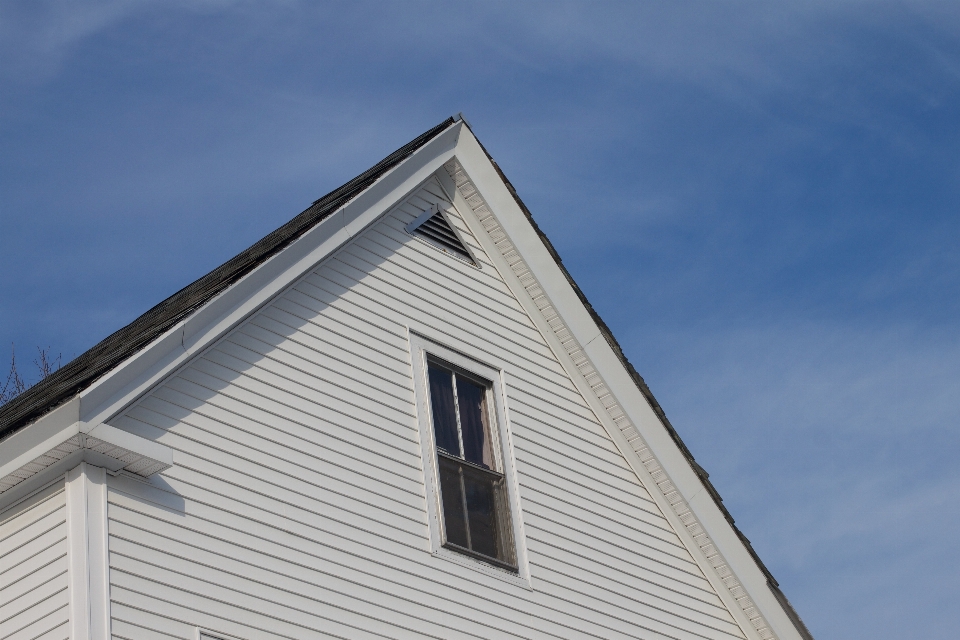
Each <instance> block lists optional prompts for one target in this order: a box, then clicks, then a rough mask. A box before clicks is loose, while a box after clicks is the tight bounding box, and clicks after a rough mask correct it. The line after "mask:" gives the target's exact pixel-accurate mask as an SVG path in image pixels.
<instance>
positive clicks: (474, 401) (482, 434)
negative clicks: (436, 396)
mask: <svg viewBox="0 0 960 640" xmlns="http://www.w3.org/2000/svg"><path fill="white" fill-rule="evenodd" d="M486 395H487V390H486V389H484V388H483V387H481V386H480V385H478V384H474V383H473V382H470V381H469V380H465V379H464V378H462V377H460V376H457V405H458V407H457V408H458V409H459V410H460V429H461V431H462V433H463V457H464V459H465V460H468V461H470V462H472V463H474V464H479V465H480V466H483V467H486V468H487V469H493V468H494V464H493V451H492V450H491V449H490V437H489V434H490V430H489V429H487V411H486V409H487V407H486V402H485V398H486Z"/></svg>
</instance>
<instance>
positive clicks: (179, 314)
mask: <svg viewBox="0 0 960 640" xmlns="http://www.w3.org/2000/svg"><path fill="white" fill-rule="evenodd" d="M457 122H462V123H463V125H464V126H466V127H468V128H470V125H469V123H468V122H467V121H466V119H465V118H463V116H462V115H460V114H458V115H457V116H456V117H455V118H454V117H451V118H448V119H446V120H444V121H443V122H441V123H440V124H438V125H437V126H435V127H433V128H432V129H430V130H428V131H426V132H425V133H423V134H422V135H420V136H418V137H417V138H415V139H414V140H412V141H411V142H409V143H407V144H406V145H404V146H403V147H401V148H399V149H397V150H396V151H394V152H393V153H391V154H390V155H388V156H387V157H386V158H384V159H383V160H381V161H380V162H378V163H377V164H376V165H374V166H373V167H371V168H370V169H368V170H367V171H365V172H364V173H362V174H360V175H358V176H357V177H355V178H353V179H352V180H350V181H349V182H347V183H345V184H344V185H342V186H340V187H338V188H337V189H335V190H333V191H331V192H330V193H328V194H327V195H325V196H323V197H322V198H320V199H319V200H316V201H315V202H314V203H313V204H312V205H311V206H310V207H308V208H307V209H306V210H304V211H303V212H302V213H300V214H299V215H297V216H296V217H294V218H293V219H292V220H290V221H289V222H288V223H286V224H284V225H283V226H281V227H280V228H278V229H276V230H275V231H273V232H272V233H270V234H268V235H267V236H265V237H264V238H262V239H261V240H259V241H258V242H256V243H255V244H253V245H252V246H251V247H249V248H248V249H246V250H244V251H243V252H241V253H239V254H237V255H236V256H234V257H233V258H231V259H230V260H228V261H227V262H225V263H224V264H222V265H220V266H219V267H217V268H216V269H214V270H213V271H211V272H209V273H207V274H206V275H205V276H203V277H201V278H199V279H198V280H196V281H195V282H193V283H191V284H189V285H187V286H186V287H184V288H183V289H181V290H180V291H178V292H177V293H175V294H173V295H172V296H170V297H168V298H167V299H166V300H164V301H163V302H161V303H159V304H158V305H156V306H154V307H153V308H152V309H150V310H149V311H147V312H146V313H144V314H143V315H141V316H140V317H139V318H137V319H136V320H134V321H133V322H131V323H130V324H128V325H127V326H125V327H123V328H122V329H120V330H118V331H116V332H114V333H113V334H111V335H110V336H108V337H107V338H105V339H104V340H102V341H101V342H100V343H98V344H97V345H95V346H94V347H92V348H91V349H89V350H87V351H86V352H84V353H83V354H81V355H80V356H78V357H77V358H75V359H74V360H72V361H70V362H69V363H68V364H67V365H66V366H64V367H63V368H61V369H59V370H58V371H56V372H55V373H53V374H52V375H50V376H48V377H47V378H45V379H44V380H42V381H41V382H39V383H37V384H36V385H34V386H33V387H31V388H30V389H28V390H27V391H25V392H24V393H22V394H21V395H20V396H18V397H17V398H15V399H13V400H11V401H10V402H8V403H7V404H5V405H3V406H2V407H0V443H2V442H3V441H4V440H5V439H6V438H7V437H9V436H11V435H13V434H14V433H16V432H17V431H19V430H20V429H22V428H23V427H25V426H27V425H28V424H30V423H32V422H33V421H35V420H36V419H37V418H40V417H41V416H43V415H44V414H46V413H48V412H50V411H52V410H53V409H55V408H57V407H58V406H60V405H62V404H63V403H65V402H67V401H69V400H70V399H71V398H73V397H75V396H76V395H77V394H78V393H80V392H81V391H84V390H85V389H87V388H88V387H90V386H91V385H93V384H94V383H95V382H96V381H97V380H98V379H100V378H101V377H103V376H104V375H106V374H107V373H109V372H111V371H112V370H113V369H115V368H117V367H118V366H119V365H121V364H122V363H124V362H125V361H127V360H129V359H130V358H131V357H132V356H134V355H135V354H137V353H138V352H139V351H141V350H142V349H144V348H145V347H146V346H148V345H149V344H150V343H151V342H153V341H154V340H156V339H157V338H159V337H161V336H162V335H164V333H166V332H167V331H168V330H170V329H171V328H172V327H174V326H175V325H176V324H177V323H178V322H180V321H182V320H184V319H185V318H187V317H188V316H190V315H191V314H192V313H194V312H195V311H197V310H198V309H200V308H201V307H203V306H204V305H205V304H207V303H208V302H210V301H211V300H212V299H213V298H215V297H216V296H217V295H219V294H220V293H222V292H223V291H225V290H226V289H228V288H229V287H230V286H231V285H233V284H235V283H236V282H238V281H239V280H240V279H242V278H243V277H244V276H246V275H248V274H249V273H251V272H252V271H253V270H254V269H256V268H257V267H258V266H260V265H261V264H263V263H264V262H266V261H267V260H268V259H270V258H271V257H272V256H274V255H276V254H277V253H279V252H280V251H282V250H283V249H284V248H286V247H287V246H289V245H290V244H291V243H293V242H294V241H295V240H297V239H298V238H300V237H301V236H303V235H304V234H305V233H306V232H308V231H309V230H310V229H312V228H313V227H315V226H316V225H317V224H319V223H321V222H323V221H324V220H325V219H327V218H328V217H329V216H330V215H331V214H333V213H335V212H336V211H337V210H339V209H340V208H342V207H343V206H344V205H346V204H347V203H348V202H350V201H351V200H353V199H354V198H356V197H357V196H359V195H360V194H361V193H363V192H364V191H365V190H366V189H367V188H369V187H370V186H371V185H373V184H374V183H375V182H377V180H379V179H380V178H381V177H383V176H384V175H385V174H386V173H388V172H389V171H390V170H391V169H393V168H394V167H396V166H397V165H399V164H400V163H402V162H403V161H404V160H406V159H407V158H408V157H409V156H411V155H412V154H413V153H414V152H416V151H417V150H418V149H420V148H421V147H423V146H424V145H426V144H427V143H428V142H430V141H431V140H433V139H434V138H436V137H437V136H438V135H440V134H441V133H443V132H444V131H445V130H447V129H448V128H450V127H451V126H453V125H454V124H456V123H457ZM471 131H472V130H471ZM474 139H476V137H475V136H474ZM477 143H478V144H479V145H480V148H481V149H482V150H483V152H484V154H486V157H487V159H488V160H489V161H490V163H491V165H492V166H493V168H494V169H495V171H496V172H497V175H498V176H499V177H500V179H501V180H502V181H503V184H504V185H505V186H506V188H507V190H508V191H509V193H510V195H511V196H512V197H513V199H514V201H515V202H516V204H517V206H518V207H519V208H520V210H521V211H522V212H523V214H524V215H525V216H526V219H527V221H528V222H529V224H530V225H531V227H532V228H533V229H534V231H535V232H536V234H537V236H538V237H539V238H540V240H541V242H542V243H543V246H544V247H545V248H546V250H547V252H548V253H549V255H550V256H551V257H552V258H553V260H554V261H555V262H556V265H557V267H558V268H559V269H560V271H561V272H562V274H563V276H564V277H565V278H566V280H567V282H568V283H569V285H570V286H571V287H572V289H573V291H574V292H575V293H576V295H577V297H578V298H579V300H580V302H581V303H582V304H583V306H584V308H585V309H586V310H587V312H588V314H589V315H590V317H591V318H592V320H593V321H594V322H595V323H596V326H597V327H598V328H599V329H600V331H601V333H602V335H603V336H604V339H605V340H606V342H607V344H608V345H609V346H610V348H611V349H612V350H613V352H614V354H615V355H616V357H617V358H618V359H619V361H620V362H621V364H622V365H623V367H624V369H625V370H626V371H627V373H628V374H629V376H630V377H631V379H632V380H633V382H634V383H635V384H636V386H637V388H638V389H639V391H640V392H641V394H642V395H643V397H644V398H646V400H647V402H648V403H649V405H650V407H651V408H652V409H653V411H654V413H655V414H656V416H657V417H658V419H659V422H660V423H661V424H662V425H663V427H664V429H666V431H667V433H668V434H669V436H670V438H671V439H672V440H673V442H674V443H675V444H676V446H677V448H678V449H679V450H680V452H681V453H682V455H683V456H684V458H685V459H686V460H687V462H688V463H689V465H690V467H691V469H692V470H693V471H694V473H695V474H696V476H697V477H698V478H699V480H700V482H701V483H702V484H703V486H704V488H705V489H706V490H707V492H708V493H709V495H710V496H711V498H712V500H713V502H714V503H715V504H716V505H717V507H718V508H719V510H720V512H721V513H722V514H723V516H724V518H725V519H726V521H727V522H728V523H729V525H730V527H731V528H732V529H733V531H734V532H735V533H736V535H737V536H738V538H739V539H740V541H741V543H742V544H743V546H744V547H745V548H746V550H747V551H748V553H749V554H750V556H751V557H752V558H753V560H754V561H755V562H756V564H757V566H758V567H759V569H760V570H761V572H762V573H763V575H764V576H765V577H766V579H767V583H768V585H769V587H770V589H771V591H772V592H773V594H774V596H775V597H776V599H777V600H778V601H779V603H780V604H781V606H782V607H783V610H784V612H785V613H786V615H787V617H788V618H789V619H790V620H791V622H792V623H793V624H794V626H795V628H796V629H797V631H798V632H799V634H800V635H801V637H803V638H804V639H806V640H812V639H813V636H812V635H811V634H810V632H809V630H808V629H807V628H806V626H805V625H804V623H803V621H802V620H801V619H800V617H799V615H798V614H797V613H796V611H795V610H794V608H793V607H792V605H791V604H790V602H789V601H788V600H787V598H786V596H785V595H784V594H783V592H782V591H781V590H780V588H779V584H778V582H777V581H776V579H774V577H773V575H772V574H771V573H770V571H769V570H768V569H767V567H766V566H765V565H764V564H763V561H762V560H760V557H759V556H758V555H757V553H756V551H755V550H754V549H753V546H752V545H751V543H750V541H749V540H748V539H747V538H746V536H744V535H743V533H742V532H741V531H740V529H739V528H738V527H737V526H736V524H735V521H734V519H733V517H732V516H731V515H730V512H729V511H728V510H727V509H726V507H725V506H724V504H723V499H722V498H721V497H720V494H719V493H718V492H717V490H716V488H715V487H714V486H713V483H712V482H711V481H710V479H709V474H708V473H707V472H706V470H705V469H703V467H701V466H700V464H699V463H697V461H696V460H695V458H694V457H693V454H692V453H691V452H690V450H689V449H688V448H687V446H686V444H685V443H684V442H683V440H682V439H681V437H680V435H679V434H678V433H677V431H676V429H675V428H674V427H673V425H672V424H671V423H670V420H669V419H668V418H667V416H666V414H665V412H664V411H663V408H662V407H661V406H660V403H659V402H658V401H657V399H656V397H655V396H654V395H653V392H652V391H651V390H650V388H649V386H648V385H647V383H646V382H645V381H644V379H643V377H642V376H641V375H640V374H639V373H638V372H637V370H636V368H635V367H634V366H633V365H632V364H631V363H630V361H629V360H628V359H627V357H626V355H625V354H624V353H623V349H622V348H621V347H620V344H619V343H618V342H617V340H616V338H615V337H614V335H613V333H612V331H610V328H609V327H608V326H607V324H606V323H605V322H604V321H603V319H602V318H601V317H600V315H599V314H598V313H597V311H596V310H595V309H594V307H593V305H592V304H590V302H589V300H588V299H587V297H586V296H585V295H584V293H583V291H582V290H581V289H580V287H579V286H578V285H577V283H576V281H575V280H574V279H573V277H572V276H571V275H570V273H569V271H567V269H566V267H565V266H564V264H563V261H562V260H561V258H560V255H559V254H558V253H557V251H556V249H555V248H554V246H553V244H552V243H551V242H550V240H549V239H548V238H547V236H546V235H545V234H544V233H543V231H542V230H541V229H540V227H539V225H537V223H536V221H535V220H534V218H533V215H532V214H531V212H530V210H529V209H528V208H527V206H526V205H525V204H524V203H523V201H522V200H521V199H520V196H519V195H518V193H517V191H516V189H515V188H514V186H513V184H512V183H511V182H510V180H509V179H508V178H507V177H506V175H505V174H504V173H503V171H502V169H501V168H500V166H499V165H498V164H497V162H496V161H495V160H494V159H493V157H492V156H491V155H490V153H489V152H488V151H487V150H486V148H485V147H484V146H483V144H482V143H480V142H479V140H478V139H477Z"/></svg>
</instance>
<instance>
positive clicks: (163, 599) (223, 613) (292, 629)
mask: <svg viewBox="0 0 960 640" xmlns="http://www.w3.org/2000/svg"><path fill="white" fill-rule="evenodd" d="M149 571H150V573H153V568H152V567H151V568H150V569H149ZM110 578H111V585H110V586H111V600H112V602H115V603H118V604H121V605H127V606H128V607H130V608H132V609H137V608H140V609H145V610H147V611H154V612H157V613H159V614H160V615H161V616H164V617H168V618H171V619H174V620H196V621H198V622H199V623H200V624H198V625H197V626H203V627H206V628H211V627H212V628H215V629H229V628H230V627H232V626H237V627H239V631H240V633H241V634H243V635H242V636H241V637H244V636H245V637H250V636H251V635H252V634H255V635H253V637H255V638H259V637H261V635H265V636H267V637H280V638H317V637H320V638H342V639H343V640H351V639H353V638H356V639H357V640H375V639H380V638H403V637H405V636H404V635H392V634H387V633H372V632H370V631H367V630H364V629H359V628H357V627H355V626H351V625H349V624H344V623H343V622H341V621H339V620H335V619H330V618H329V617H328V616H327V615H323V614H329V613H330V610H329V609H326V610H324V611H322V612H317V613H314V614H312V615H307V614H304V613H301V612H292V614H291V612H289V611H285V612H284V613H285V614H287V615H284V616H279V615H276V614H275V613H274V610H273V608H266V607H265V608H263V610H260V611H258V610H257V602H256V600H255V599H253V598H249V597H238V596H235V594H233V593H232V592H230V591H229V590H228V589H227V588H225V587H219V588H217V589H213V590H212V591H213V592H212V593H211V592H210V591H207V590H206V588H205V587H206V586H207V585H196V584H193V583H189V582H188V581H185V582H188V583H187V584H181V583H180V581H179V576H177V577H176V582H175V583H174V584H170V583H167V582H161V581H158V580H150V579H148V578H145V577H143V576H140V575H135V574H130V573H126V572H123V571H119V570H116V569H114V570H112V571H111V572H110ZM171 578H172V576H171ZM235 597H236V598H237V599H239V600H240V601H241V602H242V604H240V605H237V604H231V600H232V599H233V598H235ZM228 632H229V631H228ZM407 637H412V636H407Z"/></svg>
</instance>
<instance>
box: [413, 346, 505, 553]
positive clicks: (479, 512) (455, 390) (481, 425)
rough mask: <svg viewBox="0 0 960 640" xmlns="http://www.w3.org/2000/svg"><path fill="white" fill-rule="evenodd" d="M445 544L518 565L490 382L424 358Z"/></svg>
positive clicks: (457, 549)
mask: <svg viewBox="0 0 960 640" xmlns="http://www.w3.org/2000/svg"><path fill="white" fill-rule="evenodd" d="M427 377H428V380H429V394H430V409H431V411H430V413H431V418H432V423H433V431H434V438H435V443H436V456H437V467H438V469H437V471H438V476H439V484H440V486H439V491H440V504H441V509H442V518H441V520H442V522H443V533H444V545H443V546H445V547H448V548H452V549H454V550H456V551H460V552H462V553H466V554H468V555H474V556H477V557H480V558H482V559H483V560H486V561H487V562H490V563H492V564H495V565H497V566H500V567H502V568H508V569H511V570H514V571H515V570H516V565H517V562H516V553H515V549H514V545H513V533H512V532H513V528H512V524H511V522H510V508H509V503H508V497H507V491H506V480H505V478H504V473H503V470H502V465H501V461H500V459H499V458H500V456H499V455H498V447H497V446H496V444H495V442H496V436H497V434H496V430H495V423H496V420H495V417H494V416H495V414H494V412H493V411H491V407H490V393H491V384H490V383H489V382H486V381H484V380H482V379H480V378H477V377H475V376H473V375H471V374H469V373H466V372H464V371H462V370H460V369H458V368H456V367H454V366H452V365H450V364H448V363H445V362H443V361H440V360H437V359H434V358H428V360H427Z"/></svg>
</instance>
